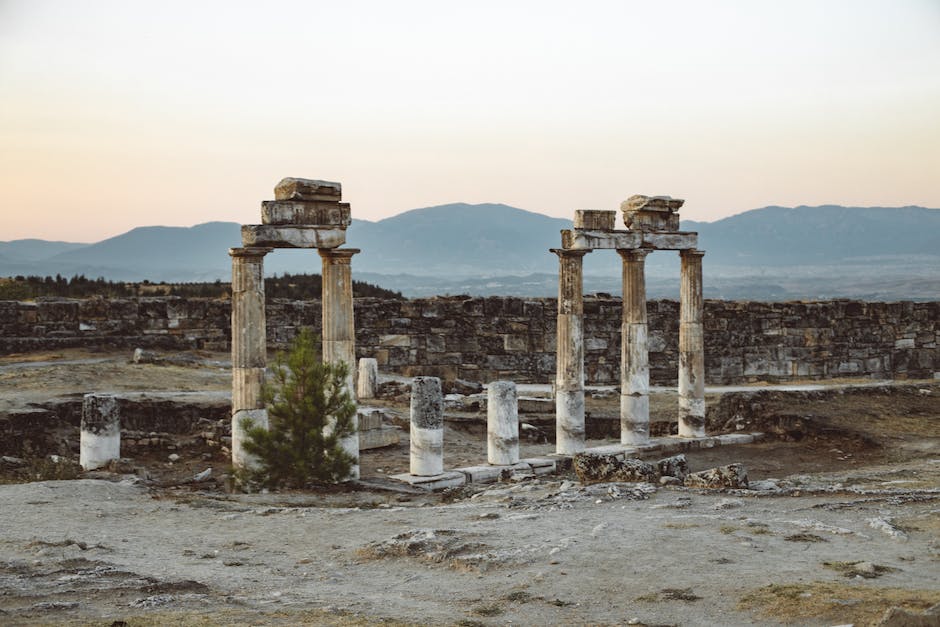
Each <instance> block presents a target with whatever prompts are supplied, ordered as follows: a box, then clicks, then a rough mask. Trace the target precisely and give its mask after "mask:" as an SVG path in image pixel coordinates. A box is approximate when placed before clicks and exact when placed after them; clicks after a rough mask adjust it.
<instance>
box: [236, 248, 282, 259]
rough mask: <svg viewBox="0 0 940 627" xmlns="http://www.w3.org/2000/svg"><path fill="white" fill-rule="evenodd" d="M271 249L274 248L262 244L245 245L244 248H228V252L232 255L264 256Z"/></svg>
mask: <svg viewBox="0 0 940 627" xmlns="http://www.w3.org/2000/svg"><path fill="white" fill-rule="evenodd" d="M272 250H274V249H273V248H267V247H264V246H245V247H244V248H229V249H228V254H229V255H231V256H232V257H264V256H265V255H267V254H268V253H269V252H271V251H272Z"/></svg>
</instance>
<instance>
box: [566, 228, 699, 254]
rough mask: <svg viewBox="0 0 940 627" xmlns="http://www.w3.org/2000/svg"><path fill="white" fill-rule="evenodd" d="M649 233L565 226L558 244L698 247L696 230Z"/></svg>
mask: <svg viewBox="0 0 940 627" xmlns="http://www.w3.org/2000/svg"><path fill="white" fill-rule="evenodd" d="M671 230H672V231H674V232H669V233H653V232H640V231H588V230H573V229H565V230H563V231H562V232H561V245H562V247H563V248H564V249H566V250H595V249H602V250H609V249H620V250H632V249H637V248H647V249H651V250H688V249H692V248H696V247H697V246H698V233H694V232H691V231H689V232H684V231H677V230H676V229H671Z"/></svg>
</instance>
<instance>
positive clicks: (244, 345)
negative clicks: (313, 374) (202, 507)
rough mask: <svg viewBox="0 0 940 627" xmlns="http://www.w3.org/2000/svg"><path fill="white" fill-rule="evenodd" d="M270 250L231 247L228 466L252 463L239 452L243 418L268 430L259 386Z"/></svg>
mask: <svg viewBox="0 0 940 627" xmlns="http://www.w3.org/2000/svg"><path fill="white" fill-rule="evenodd" d="M269 252H271V249H270V248H255V247H251V248H231V249H229V251H228V253H229V255H231V256H232V464H233V465H234V466H235V467H238V468H241V467H246V466H250V465H251V464H252V459H251V457H250V456H249V455H248V454H247V453H245V452H244V451H243V450H242V442H243V441H244V437H245V432H244V429H243V424H242V423H243V422H244V421H245V420H246V419H247V420H250V421H251V422H252V424H253V425H254V426H259V427H264V428H267V427H268V411H267V409H265V407H264V399H263V398H262V396H261V386H262V385H263V384H264V369H265V367H266V366H267V337H266V331H265V315H264V256H265V255H266V254H268V253H269Z"/></svg>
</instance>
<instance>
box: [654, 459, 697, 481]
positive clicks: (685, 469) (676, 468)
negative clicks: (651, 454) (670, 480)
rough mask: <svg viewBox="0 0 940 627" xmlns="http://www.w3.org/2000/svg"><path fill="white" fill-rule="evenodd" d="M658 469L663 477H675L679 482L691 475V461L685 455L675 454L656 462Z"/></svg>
mask: <svg viewBox="0 0 940 627" xmlns="http://www.w3.org/2000/svg"><path fill="white" fill-rule="evenodd" d="M656 469H657V470H658V471H659V474H660V476H662V477H675V478H676V479H678V480H679V482H680V483H681V482H683V481H685V478H686V477H687V476H688V475H689V462H688V461H687V460H686V458H685V455H682V454H679V455H673V456H672V457H666V458H665V459H661V460H659V461H658V462H656Z"/></svg>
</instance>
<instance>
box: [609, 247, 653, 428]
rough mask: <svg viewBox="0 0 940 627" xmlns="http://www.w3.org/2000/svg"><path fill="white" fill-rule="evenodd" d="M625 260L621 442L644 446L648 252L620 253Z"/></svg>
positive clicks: (647, 407)
mask: <svg viewBox="0 0 940 627" xmlns="http://www.w3.org/2000/svg"><path fill="white" fill-rule="evenodd" d="M617 252H618V253H619V254H620V257H621V258H622V259H623V318H622V322H621V325H620V337H621V340H620V342H621V347H620V348H621V352H620V442H621V444H625V445H631V446H633V445H643V444H647V443H648V442H649V438H650V402H649V384H650V371H649V352H648V351H649V346H648V330H647V321H646V275H645V265H646V255H647V254H649V251H646V250H618V251H617Z"/></svg>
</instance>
